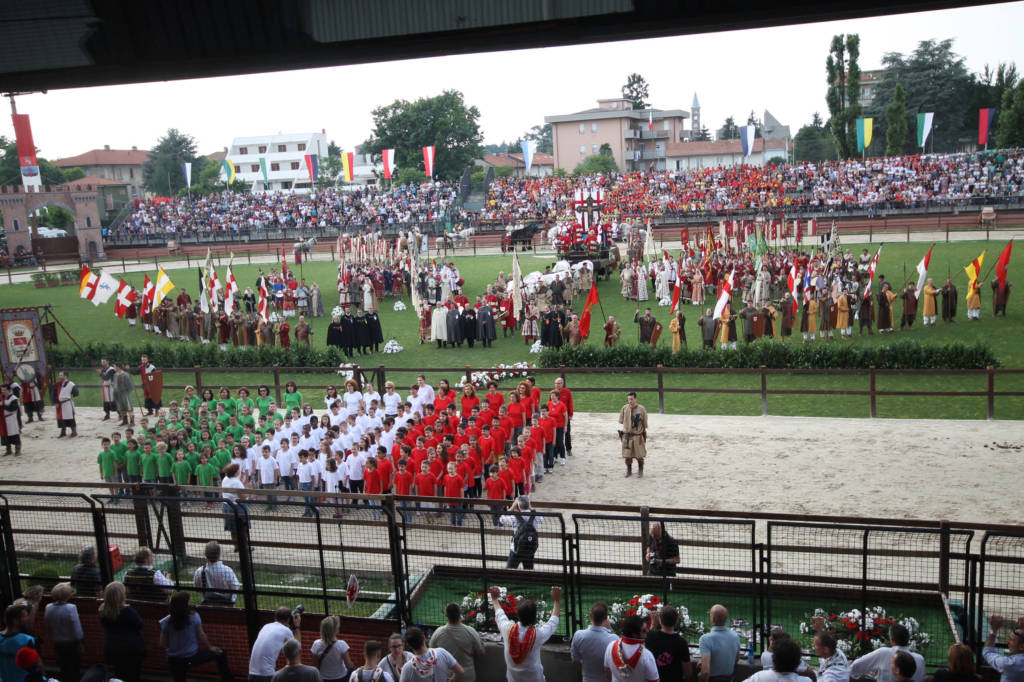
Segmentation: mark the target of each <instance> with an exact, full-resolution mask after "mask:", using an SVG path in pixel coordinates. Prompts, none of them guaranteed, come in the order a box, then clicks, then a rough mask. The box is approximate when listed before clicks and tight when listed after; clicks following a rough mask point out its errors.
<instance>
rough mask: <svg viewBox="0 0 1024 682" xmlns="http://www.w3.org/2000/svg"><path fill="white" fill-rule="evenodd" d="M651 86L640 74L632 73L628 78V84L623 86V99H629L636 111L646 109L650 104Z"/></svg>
mask: <svg viewBox="0 0 1024 682" xmlns="http://www.w3.org/2000/svg"><path fill="white" fill-rule="evenodd" d="M648 97H650V86H648V85H647V80H646V79H645V78H644V77H643V76H641V75H640V74H638V73H631V74H629V75H628V76H626V84H625V85H623V86H622V98H623V99H628V100H629V101H630V102H631V103H632V104H633V108H634V109H646V108H647V107H648V106H649V104H648V102H647V98H648Z"/></svg>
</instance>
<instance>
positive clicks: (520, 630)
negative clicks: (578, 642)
mask: <svg viewBox="0 0 1024 682" xmlns="http://www.w3.org/2000/svg"><path fill="white" fill-rule="evenodd" d="M489 594H490V597H491V607H492V608H493V609H494V622H495V624H496V625H497V626H498V631H499V632H500V633H501V637H502V639H503V640H504V644H505V646H504V648H505V669H506V671H507V673H508V680H509V682H537V681H538V680H543V679H544V668H543V667H542V666H541V663H540V652H541V647H543V646H544V643H545V642H547V641H548V640H549V639H550V638H551V635H553V634H555V630H557V629H558V612H559V610H560V609H561V605H562V588H561V587H552V588H551V617H550V618H549V619H548V620H547V621H546V622H545V623H544V624H542V625H540V626H538V625H537V602H535V601H533V600H532V599H524V600H523V601H521V602H519V603H518V604H517V605H516V617H517V618H518V619H519V622H516V621H514V620H511V619H510V618H509V617H508V616H507V615H506V614H505V608H504V607H503V606H502V605H501V603H500V601H499V600H500V599H501V588H498V587H491V589H490V591H489ZM655 670H657V669H655ZM655 679H657V677H655Z"/></svg>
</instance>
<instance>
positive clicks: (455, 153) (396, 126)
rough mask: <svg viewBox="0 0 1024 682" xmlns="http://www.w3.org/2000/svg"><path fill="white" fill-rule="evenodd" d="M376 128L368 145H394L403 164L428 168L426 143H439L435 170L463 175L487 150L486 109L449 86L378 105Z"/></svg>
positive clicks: (449, 177)
mask: <svg viewBox="0 0 1024 682" xmlns="http://www.w3.org/2000/svg"><path fill="white" fill-rule="evenodd" d="M372 113H373V133H372V134H371V135H370V137H369V138H367V140H366V141H365V142H364V143H363V149H366V150H377V151H376V152H375V153H376V154H377V155H379V150H381V149H394V150H395V157H396V161H397V162H398V167H399V168H400V169H401V168H407V169H412V168H418V169H420V170H424V165H423V151H422V149H423V147H425V146H430V145H433V146H434V147H435V149H434V175H435V176H436V177H438V178H441V179H444V180H457V179H458V178H459V177H460V176H461V175H462V171H463V170H464V169H465V168H466V166H469V165H471V164H472V163H473V161H474V160H475V159H478V158H480V157H481V155H482V154H483V148H482V147H481V146H480V143H481V142H482V141H483V136H482V135H481V134H480V125H479V120H480V110H479V109H477V108H476V107H475V106H466V103H465V101H464V100H463V96H462V93H461V92H458V91H457V90H445V91H444V92H442V93H441V94H440V95H437V96H435V97H425V98H421V99H418V100H416V101H415V102H408V101H406V100H395V101H394V102H392V103H391V104H388V105H385V106H380V107H377V108H376V109H374V110H373V112H372Z"/></svg>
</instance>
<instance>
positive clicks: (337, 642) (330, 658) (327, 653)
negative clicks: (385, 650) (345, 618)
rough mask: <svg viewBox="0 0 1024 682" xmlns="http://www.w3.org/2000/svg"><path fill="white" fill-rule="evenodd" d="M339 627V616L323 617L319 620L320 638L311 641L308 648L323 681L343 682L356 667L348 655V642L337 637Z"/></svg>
mask: <svg viewBox="0 0 1024 682" xmlns="http://www.w3.org/2000/svg"><path fill="white" fill-rule="evenodd" d="M340 629H341V619H340V618H338V617H337V616H327V617H325V618H324V619H323V620H322V621H320V639H318V640H316V641H315V642H313V646H312V647H311V648H310V653H312V654H313V662H314V663H315V664H316V667H317V669H318V670H319V671H320V677H321V678H322V679H323V681H324V682H328V681H331V680H337V681H338V682H345V681H346V680H348V678H349V672H350V671H351V670H353V669H355V667H356V665H355V663H353V662H352V658H351V657H350V656H349V653H348V650H349V646H348V643H347V642H346V641H345V640H343V639H338V631H339V630H340Z"/></svg>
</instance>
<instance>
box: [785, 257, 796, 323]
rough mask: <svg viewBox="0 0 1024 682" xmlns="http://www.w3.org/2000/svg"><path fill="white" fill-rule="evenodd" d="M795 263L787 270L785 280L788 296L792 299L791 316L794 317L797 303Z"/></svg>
mask: <svg viewBox="0 0 1024 682" xmlns="http://www.w3.org/2000/svg"><path fill="white" fill-rule="evenodd" d="M796 278H797V274H796V261H793V266H792V267H791V268H790V269H789V276H788V277H787V278H786V287H787V288H788V289H789V295H790V296H792V297H793V314H794V315H796V310H797V302H796Z"/></svg>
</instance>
